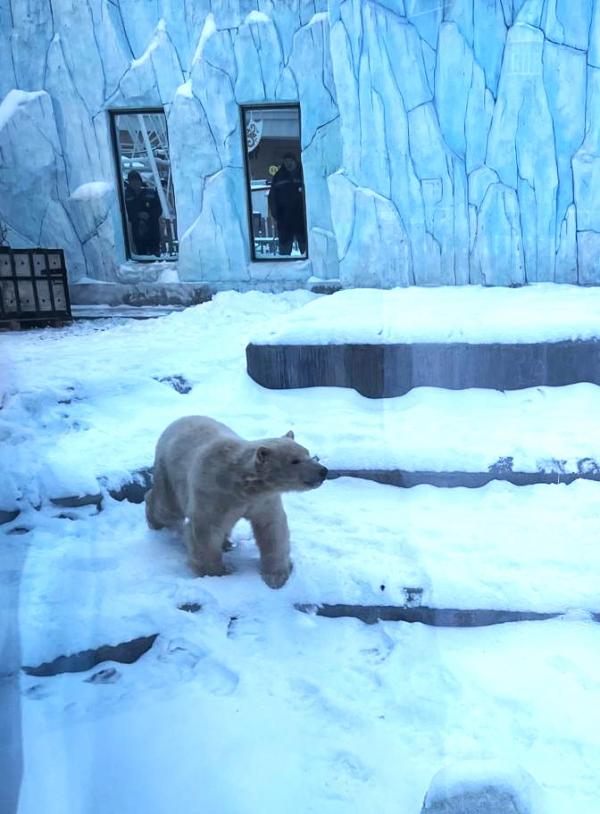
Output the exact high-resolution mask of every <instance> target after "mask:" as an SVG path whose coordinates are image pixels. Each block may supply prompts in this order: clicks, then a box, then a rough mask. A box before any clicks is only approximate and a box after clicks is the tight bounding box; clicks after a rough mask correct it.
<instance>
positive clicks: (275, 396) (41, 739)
mask: <svg viewBox="0 0 600 814" xmlns="http://www.w3.org/2000/svg"><path fill="white" fill-rule="evenodd" d="M536 290H539V288H538V287H536ZM565 290H566V291H568V288H567V287H565ZM390 293H392V294H393V293H394V292H390ZM506 293H507V294H510V293H518V292H506ZM588 293H590V292H588ZM367 295H369V293H368V292H367ZM332 301H334V300H333V297H322V298H320V297H317V296H315V295H313V294H310V293H308V292H305V291H295V292H289V293H286V294H279V295H267V294H260V293H257V292H250V293H247V294H239V293H233V292H229V293H223V294H219V295H218V296H216V297H215V298H214V300H213V301H211V302H209V303H206V304H204V305H201V306H197V307H194V308H189V309H187V310H185V311H183V312H178V313H173V314H171V315H169V316H166V317H162V318H158V319H153V320H146V321H133V320H126V319H118V318H117V319H114V320H95V321H93V322H87V323H86V322H82V323H76V324H74V325H72V326H70V327H67V328H63V329H56V330H52V329H46V330H35V331H28V332H20V333H15V334H4V335H2V339H1V340H0V341H1V344H2V353H3V366H2V368H0V371H1V373H0V375H1V376H2V391H3V397H2V409H1V411H0V443H2V445H3V446H2V453H3V454H2V455H1V456H0V458H1V459H2V461H3V463H4V462H5V464H10V468H8V467H7V473H8V475H9V477H8V478H7V477H5V475H6V472H5V474H4V476H0V484H2V489H3V490H7V491H8V492H9V493H10V494H9V495H8V498H10V500H16V502H17V505H19V506H20V507H21V509H22V512H21V514H20V515H19V517H18V518H17V519H16V520H14V521H12V522H11V523H9V524H6V525H4V526H3V527H2V544H1V545H0V581H1V583H2V585H3V586H5V588H6V590H4V591H2V593H1V597H0V603H1V607H0V618H2V619H3V621H4V622H5V624H6V622H8V625H9V632H8V633H7V637H6V639H5V640H3V641H6V642H7V643H8V648H7V654H8V657H9V662H8V669H9V671H10V670H12V669H14V670H17V668H18V666H19V665H21V664H24V665H28V666H36V665H38V664H40V663H42V662H46V661H51V660H53V659H54V658H56V657H58V656H61V655H65V654H70V653H74V652H78V651H81V650H83V649H87V648H96V647H99V646H101V645H106V644H118V643H120V642H124V641H128V640H130V639H133V638H135V637H138V636H151V635H155V634H158V638H157V639H156V642H155V644H154V645H153V647H152V648H151V649H150V650H149V651H148V652H147V653H146V654H145V655H144V656H142V657H141V658H140V659H139V661H137V662H135V663H133V664H130V665H125V664H121V663H117V662H106V663H103V664H100V665H98V666H97V667H96V668H94V669H92V670H89V671H87V672H85V673H73V674H62V675H58V676H55V677H51V678H37V677H33V676H29V675H26V674H24V673H21V674H20V676H19V686H18V687H16V686H15V687H14V690H15V693H18V694H15V695H14V696H13V703H14V711H15V714H16V715H17V716H18V719H19V721H20V730H21V733H22V752H23V767H24V770H23V785H22V788H21V794H20V799H19V805H18V814H39V812H40V811H41V810H43V811H45V812H48V814H65V810H68V812H69V814H71V812H73V814H75V813H76V812H82V814H83V812H85V814H100V812H104V811H115V812H119V814H130V813H131V814H135V812H137V811H140V810H144V811H145V812H148V814H164V812H166V811H188V812H190V814H201V812H215V813H216V812H219V814H221V812H223V814H228V813H230V814H255V812H257V811H260V812H261V813H262V812H264V814H275V812H281V811H289V812H291V814H296V812H298V814H300V812H307V811H308V812H310V811H312V812H315V814H317V813H318V814H354V812H368V811H378V812H382V814H393V813H394V814H395V813H396V812H398V811H400V812H407V813H408V812H415V814H416V812H418V811H419V810H420V806H421V804H422V802H423V799H424V798H425V795H426V793H427V790H428V788H429V787H430V783H431V780H432V778H433V777H434V776H436V775H437V779H436V780H435V781H434V784H433V787H432V791H431V795H432V798H433V799H436V795H437V796H438V797H439V795H441V793H442V789H446V790H452V789H457V788H463V789H464V788H466V787H470V788H472V787H473V786H474V784H475V783H476V782H479V781H480V780H486V779H487V780H490V779H493V780H494V782H499V783H501V784H502V783H503V784H504V786H505V787H506V786H507V784H509V783H510V784H512V787H513V788H516V789H517V791H519V790H521V791H522V792H523V793H524V788H525V781H524V780H523V778H524V777H527V775H530V776H531V777H532V778H533V780H534V781H535V783H536V784H538V785H539V786H540V788H541V789H542V791H543V794H544V796H545V798H546V799H547V811H544V814H564V812H565V811H570V810H577V812H578V814H597V812H598V810H599V808H600V794H599V791H598V784H597V771H596V769H597V766H598V764H599V762H600V739H599V737H598V732H599V731H600V703H598V701H599V700H600V680H599V678H598V669H597V662H598V658H597V653H598V648H599V647H600V626H599V625H598V624H597V622H595V621H593V617H592V615H591V613H592V612H593V613H597V612H598V611H599V610H600V607H599V605H598V587H597V577H596V575H597V573H598V570H599V567H600V550H599V549H598V546H597V540H598V530H599V529H600V501H599V500H598V495H599V493H600V485H599V484H598V483H595V482H590V481H583V480H580V481H576V482H575V483H573V484H571V485H569V486H566V485H545V486H533V487H514V486H511V485H509V484H506V483H500V482H495V483H492V484H490V485H488V486H486V487H484V488H481V489H477V490H467V489H453V490H450V489H436V488H433V487H428V486H422V487H415V488H412V489H397V488H394V487H390V486H382V485H379V484H376V483H372V482H368V481H361V480H359V479H352V478H340V479H337V480H334V481H328V482H326V483H325V484H324V485H323V486H322V487H321V488H320V489H318V490H315V491H313V492H310V493H304V494H294V495H287V496H285V498H284V502H285V505H286V509H287V512H288V517H289V524H290V529H291V535H292V554H293V558H294V563H295V568H294V571H293V573H292V576H291V578H290V580H289V582H288V583H287V584H286V585H285V586H284V588H282V589H281V590H279V591H273V590H270V589H269V588H267V587H266V586H265V585H264V583H263V582H262V581H261V579H260V575H259V571H258V552H257V549H256V547H255V545H254V543H253V541H252V537H251V532H250V528H249V526H248V525H247V524H246V523H243V522H242V523H240V524H239V525H238V526H237V527H236V529H235V530H234V534H233V542H234V548H233V550H232V551H231V552H228V553H227V554H226V555H225V556H226V558H227V561H228V563H229V564H230V565H231V566H232V568H233V573H232V574H231V575H230V576H228V577H225V578H203V579H199V578H196V577H194V575H193V573H192V572H191V571H190V570H189V568H188V566H187V563H186V555H185V551H184V547H183V544H182V541H181V540H180V539H179V537H178V536H177V535H176V534H175V533H173V532H169V531H160V532H154V531H150V530H149V529H148V528H147V527H146V524H145V520H144V507H143V505H140V504H137V505H136V504H132V503H127V502H118V501H116V500H114V499H112V498H111V497H110V496H109V495H107V494H106V490H105V488H104V486H103V485H98V480H97V479H98V477H100V476H104V477H105V479H106V480H105V481H104V484H106V483H107V482H110V483H112V484H113V485H114V484H117V483H118V482H119V481H120V480H121V481H123V480H126V479H128V478H130V477H131V473H132V471H133V469H135V468H136V467H139V466H141V465H147V464H149V463H151V460H152V450H153V446H154V444H155V441H156V439H157V437H158V435H159V434H160V432H161V431H162V429H164V427H165V425H166V424H167V423H168V422H170V421H171V420H173V419H174V418H176V417H178V416H180V415H185V414H191V413H208V414H210V415H213V416H214V417H216V418H220V419H221V420H224V421H226V423H228V424H230V425H231V426H233V427H234V428H235V429H237V430H238V431H239V432H241V433H242V434H244V435H246V436H248V437H261V436H264V435H272V434H274V433H282V434H283V433H284V432H285V431H286V430H288V429H290V428H293V429H294V430H295V431H296V435H297V438H298V439H299V440H300V441H301V443H304V444H306V445H308V446H309V448H310V449H311V452H314V453H317V454H319V455H320V456H321V458H322V459H323V460H324V462H325V463H326V464H328V465H331V463H332V462H334V463H335V461H336V459H335V456H336V455H338V459H337V461H338V462H339V461H342V460H346V462H348V463H352V462H354V463H355V464H358V463H359V462H360V460H361V455H363V454H364V455H365V459H366V460H368V461H369V462H370V463H371V464H373V465H375V464H379V465H384V466H387V465H388V464H390V463H391V462H392V461H399V462H402V461H405V462H407V463H411V464H415V465H418V466H425V465H427V466H431V465H435V464H436V463H437V464H438V465H439V464H443V465H444V466H450V465H451V464H452V463H453V462H454V463H456V464H457V465H461V466H462V465H463V464H464V463H465V462H467V463H468V462H470V463H471V464H472V465H473V466H476V467H481V466H483V465H484V464H485V461H490V460H491V457H493V456H495V455H497V454H498V451H499V450H507V449H508V450H510V452H511V453H513V454H514V456H515V459H514V465H515V467H517V466H525V465H532V466H537V465H539V463H540V458H539V456H542V455H545V454H550V452H551V451H552V450H554V451H555V453H554V454H556V455H557V456H558V455H561V456H562V455H564V456H565V460H566V459H567V458H569V464H568V465H574V466H575V465H576V464H577V461H578V460H579V456H581V455H583V454H584V452H585V451H587V452H591V453H593V454H596V453H597V451H598V447H599V446H600V437H599V435H598V429H597V428H596V427H595V425H594V421H593V418H594V416H596V415H597V414H598V406H599V405H598V399H599V398H600V396H599V395H598V394H599V393H600V388H597V387H594V386H592V385H586V384H581V385H575V386H572V387H569V388H556V389H551V388H536V389H532V390H528V391H521V392H518V393H511V394H507V395H504V394H502V393H495V392H494V393H489V392H486V391H467V392H465V393H456V392H451V393H444V392H440V391H435V390H431V389H422V390H419V391H414V392H412V393H410V394H408V395H407V396H405V397H402V398H399V399H389V400H382V401H381V402H374V401H373V400H368V399H364V398H362V397H360V396H359V395H358V394H356V393H354V392H352V391H341V390H340V391H336V390H328V389H323V388H321V389H316V390H306V391H289V392H285V391H282V392H275V391H266V390H263V389H262V388H260V387H258V386H257V385H256V384H254V383H253V382H251V381H250V380H249V378H248V377H247V375H246V373H245V367H244V348H245V345H246V343H247V341H248V339H249V337H250V336H252V335H253V334H255V333H256V332H257V330H258V329H259V327H260V326H261V325H262V324H263V323H265V322H267V321H268V322H270V321H271V320H273V319H275V318H277V317H278V316H279V317H280V316H285V315H293V314H294V313H300V311H301V309H302V307H303V306H304V307H306V308H307V309H308V308H311V307H313V306H315V305H319V304H320V303H330V302H332ZM565 311H566V309H565ZM532 313H538V310H534V311H532ZM174 375H179V376H182V377H184V378H185V379H186V381H187V382H188V383H189V384H190V385H191V386H192V390H191V391H190V392H189V393H188V394H185V395H184V394H181V393H178V392H176V391H175V390H174V389H173V388H172V387H171V386H170V385H169V383H168V382H167V381H162V382H161V381H158V379H161V378H164V377H166V376H174ZM474 415H476V416H477V418H478V421H477V422H474V420H473V416H474ZM444 422H446V423H444ZM478 424H480V425H481V426H480V427H479V426H477V425H478ZM596 424H597V421H596ZM511 425H512V426H511ZM453 433H454V434H453ZM371 434H372V442H371ZM486 435H489V438H486ZM396 438H397V439H398V442H399V445H398V446H397V447H396V446H395V439H396ZM386 439H387V446H389V447H391V448H392V450H393V454H391V453H390V457H389V458H385V457H384V455H385V454H386V449H385V447H386ZM371 446H372V449H371ZM421 448H422V451H421ZM4 453H6V454H4ZM369 455H371V457H370V458H369ZM396 455H398V458H395V457H394V456H396ZM419 455H421V457H420V458H419ZM411 456H412V457H411ZM427 456H431V457H430V458H429V460H428V459H427ZM557 463H559V461H554V465H556V464H557ZM560 463H562V461H561V462H560ZM549 465H551V464H549ZM563 465H566V464H564V463H563ZM94 489H96V490H97V489H102V491H103V499H102V511H100V512H98V511H97V508H96V506H83V507H80V508H76V509H65V508H59V507H57V506H55V505H53V504H51V503H50V502H49V497H50V496H61V495H59V494H58V493H59V492H62V493H63V496H64V493H65V492H66V491H69V492H71V494H75V493H81V492H86V491H87V492H91V491H92V490H94ZM5 499H7V498H5V497H4V496H2V497H0V506H1V507H2V508H4V500H5ZM13 505H14V504H13ZM19 529H21V531H23V530H25V533H19V534H16V533H15V534H11V533H10V532H12V531H16V530H19ZM406 588H411V589H418V588H421V589H422V594H421V595H420V597H419V598H418V599H417V601H420V602H421V603H423V604H427V605H430V606H433V607H448V608H452V607H454V608H459V609H461V608H462V609H477V608H482V609H494V608H495V609H502V610H507V609H509V610H510V609H513V610H530V611H551V612H557V613H561V614H563V615H562V616H561V618H558V619H555V620H550V621H544V622H541V621H537V622H531V623H529V622H519V623H515V624H504V625H498V626H493V627H487V628H473V629H458V628H457V629H450V628H447V629H446V628H432V627H427V626H425V625H422V624H405V623H394V622H380V623H378V624H376V625H373V626H367V625H364V624H363V623H361V622H359V621H358V620H356V619H346V618H341V619H326V618H322V617H318V616H316V615H314V614H311V613H301V612H299V611H298V610H296V609H295V607H294V605H295V604H296V603H302V604H308V605H309V606H310V605H317V604H320V603H323V602H327V603H349V604H354V603H356V604H367V605H394V604H402V605H403V604H405V602H406V601H407V594H406V591H405V589H406ZM413 595H414V594H413ZM185 603H197V604H198V605H200V606H201V609H200V610H199V611H198V612H197V613H189V612H185V611H183V610H180V606H181V605H183V604H185ZM7 611H8V612H7ZM11 625H12V629H13V631H14V633H13V634H12V635H11V634H10V626H11ZM110 669H113V670H114V672H113V673H102V672H101V671H102V670H110ZM91 679H93V680H91ZM103 679H104V680H103ZM12 708H13V707H11V709H12ZM474 760H476V761H485V765H484V766H483V767H482V766H481V765H480V766H479V767H474V766H473V763H472V761H474ZM509 762H510V764H509ZM512 766H514V767H515V768H511V767H512ZM440 770H444V774H442V775H441V776H439V775H438V772H439V771H440ZM534 812H535V814H538V811H537V810H534Z"/></svg>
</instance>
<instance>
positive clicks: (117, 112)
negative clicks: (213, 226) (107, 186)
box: [107, 107, 179, 265]
mask: <svg viewBox="0 0 600 814" xmlns="http://www.w3.org/2000/svg"><path fill="white" fill-rule="evenodd" d="M107 113H108V116H109V121H110V140H111V144H112V153H113V164H114V168H115V176H116V182H117V190H118V194H119V208H120V210H121V228H122V230H123V241H124V243H125V254H126V259H127V260H131V261H133V262H134V263H142V264H144V263H145V264H146V265H149V264H150V263H158V262H160V263H176V262H177V261H178V260H179V251H178V252H177V254H176V255H175V256H173V257H155V258H154V259H138V258H137V257H134V256H133V253H132V251H131V244H130V242H129V229H128V228H127V210H126V208H125V190H124V185H123V179H122V178H121V164H120V160H121V151H120V148H119V137H118V135H117V123H116V118H117V116H124V115H127V114H138V113H142V114H143V113H150V114H157V113H160V114H161V115H163V116H164V117H165V127H166V130H167V138H168V137H169V122H168V119H167V115H166V113H165V109H164V107H114V108H110V109H109V110H108V111H107ZM170 160H171V147H170V140H169V161H170ZM175 210H177V205H175ZM177 240H178V241H179V235H178V236H177Z"/></svg>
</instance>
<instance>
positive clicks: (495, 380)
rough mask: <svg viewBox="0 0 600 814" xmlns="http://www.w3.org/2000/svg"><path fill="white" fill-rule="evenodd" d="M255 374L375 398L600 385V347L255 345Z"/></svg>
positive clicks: (286, 384) (275, 384)
mask: <svg viewBox="0 0 600 814" xmlns="http://www.w3.org/2000/svg"><path fill="white" fill-rule="evenodd" d="M246 363H247V370H248V374H249V375H250V376H251V377H252V379H254V381H255V382H257V383H258V384H260V385H262V386H263V387H267V388H270V389H274V390H281V389H289V388H298V387H300V388H301V387H352V388H354V389H355V390H357V391H358V392H359V393H362V395H364V396H368V397H369V398H384V397H389V396H401V395H403V394H404V393H407V392H408V391H409V390H411V389H412V388H413V387H442V388H446V389H450V390H462V389H466V388H470V387H481V388H491V389H495V390H520V389H522V388H526V387H536V386H541V385H548V386H560V385H566V384H575V383H577V382H592V383H594V384H600V341H599V340H586V341H563V342H548V343H539V344H489V345H487V344H485V345H483V344H481V345H471V344H466V343H447V344H438V343H419V344H412V345H408V344H402V345H385V344H382V345H255V344H252V343H251V344H249V345H248V347H247V348H246Z"/></svg>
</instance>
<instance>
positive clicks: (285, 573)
mask: <svg viewBox="0 0 600 814" xmlns="http://www.w3.org/2000/svg"><path fill="white" fill-rule="evenodd" d="M292 568H293V565H292V563H291V562H288V563H287V564H286V565H285V566H283V567H281V568H274V569H272V570H269V571H262V572H261V576H262V578H263V582H264V583H266V584H267V585H268V586H269V588H282V587H283V586H284V585H285V583H286V582H287V581H288V577H289V575H290V574H291V573H292Z"/></svg>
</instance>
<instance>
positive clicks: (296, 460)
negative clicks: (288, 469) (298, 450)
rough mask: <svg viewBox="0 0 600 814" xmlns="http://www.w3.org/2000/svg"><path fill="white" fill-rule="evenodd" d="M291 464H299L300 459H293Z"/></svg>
mask: <svg viewBox="0 0 600 814" xmlns="http://www.w3.org/2000/svg"><path fill="white" fill-rule="evenodd" d="M292 463H293V464H299V463H300V459H299V458H294V460H293V461H292Z"/></svg>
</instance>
